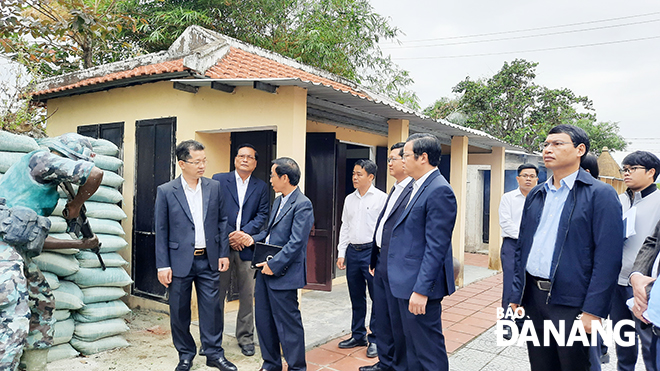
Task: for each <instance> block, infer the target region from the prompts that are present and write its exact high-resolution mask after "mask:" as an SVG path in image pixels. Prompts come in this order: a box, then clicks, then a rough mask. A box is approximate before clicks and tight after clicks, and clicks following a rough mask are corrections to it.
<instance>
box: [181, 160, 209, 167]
mask: <svg viewBox="0 0 660 371" xmlns="http://www.w3.org/2000/svg"><path fill="white" fill-rule="evenodd" d="M183 162H185V163H186V164H190V165H193V166H196V167H200V166H206V163H207V162H208V161H206V160H205V159H204V160H202V161H195V162H190V161H186V160H183Z"/></svg>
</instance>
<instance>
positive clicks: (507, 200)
mask: <svg viewBox="0 0 660 371" xmlns="http://www.w3.org/2000/svg"><path fill="white" fill-rule="evenodd" d="M538 179H539V169H538V168H537V167H536V165H534V164H529V163H528V164H522V165H520V166H518V176H517V177H516V180H517V181H518V188H516V189H514V190H513V191H510V192H507V193H505V194H504V195H502V200H501V201H500V210H499V211H500V227H502V239H503V240H502V249H501V250H500V259H501V261H502V307H503V308H506V307H507V305H509V296H511V284H512V282H513V259H514V255H515V253H516V244H518V231H519V229H520V220H521V219H522V212H523V206H525V197H527V194H528V193H529V191H531V190H532V188H534V187H535V186H536V183H537V182H538Z"/></svg>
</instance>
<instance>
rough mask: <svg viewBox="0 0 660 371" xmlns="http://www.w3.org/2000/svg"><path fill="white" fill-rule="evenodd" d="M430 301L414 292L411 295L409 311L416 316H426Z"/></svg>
mask: <svg viewBox="0 0 660 371" xmlns="http://www.w3.org/2000/svg"><path fill="white" fill-rule="evenodd" d="M428 300H429V297H428V296H426V295H422V294H418V293H416V292H413V293H412V295H410V301H409V303H408V310H409V311H410V313H412V314H414V315H419V314H426V302H427V301H428Z"/></svg>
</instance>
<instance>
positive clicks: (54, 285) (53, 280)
mask: <svg viewBox="0 0 660 371" xmlns="http://www.w3.org/2000/svg"><path fill="white" fill-rule="evenodd" d="M41 273H43V274H44V277H46V282H48V286H49V287H50V289H51V290H57V289H58V288H59V287H60V279H59V278H57V275H56V274H54V273H50V272H41Z"/></svg>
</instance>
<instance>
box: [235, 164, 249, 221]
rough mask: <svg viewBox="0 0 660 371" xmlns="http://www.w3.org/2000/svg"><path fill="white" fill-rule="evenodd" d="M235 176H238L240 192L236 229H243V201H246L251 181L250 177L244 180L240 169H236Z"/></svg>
mask: <svg viewBox="0 0 660 371" xmlns="http://www.w3.org/2000/svg"><path fill="white" fill-rule="evenodd" d="M234 176H235V177H236V193H238V215H237V216H236V230H237V231H240V230H241V221H242V220H243V203H244V202H245V194H246V193H247V189H248V184H249V183H250V177H251V176H252V175H248V177H247V178H246V179H245V181H243V179H242V178H241V176H240V175H238V171H235V170H234Z"/></svg>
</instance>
